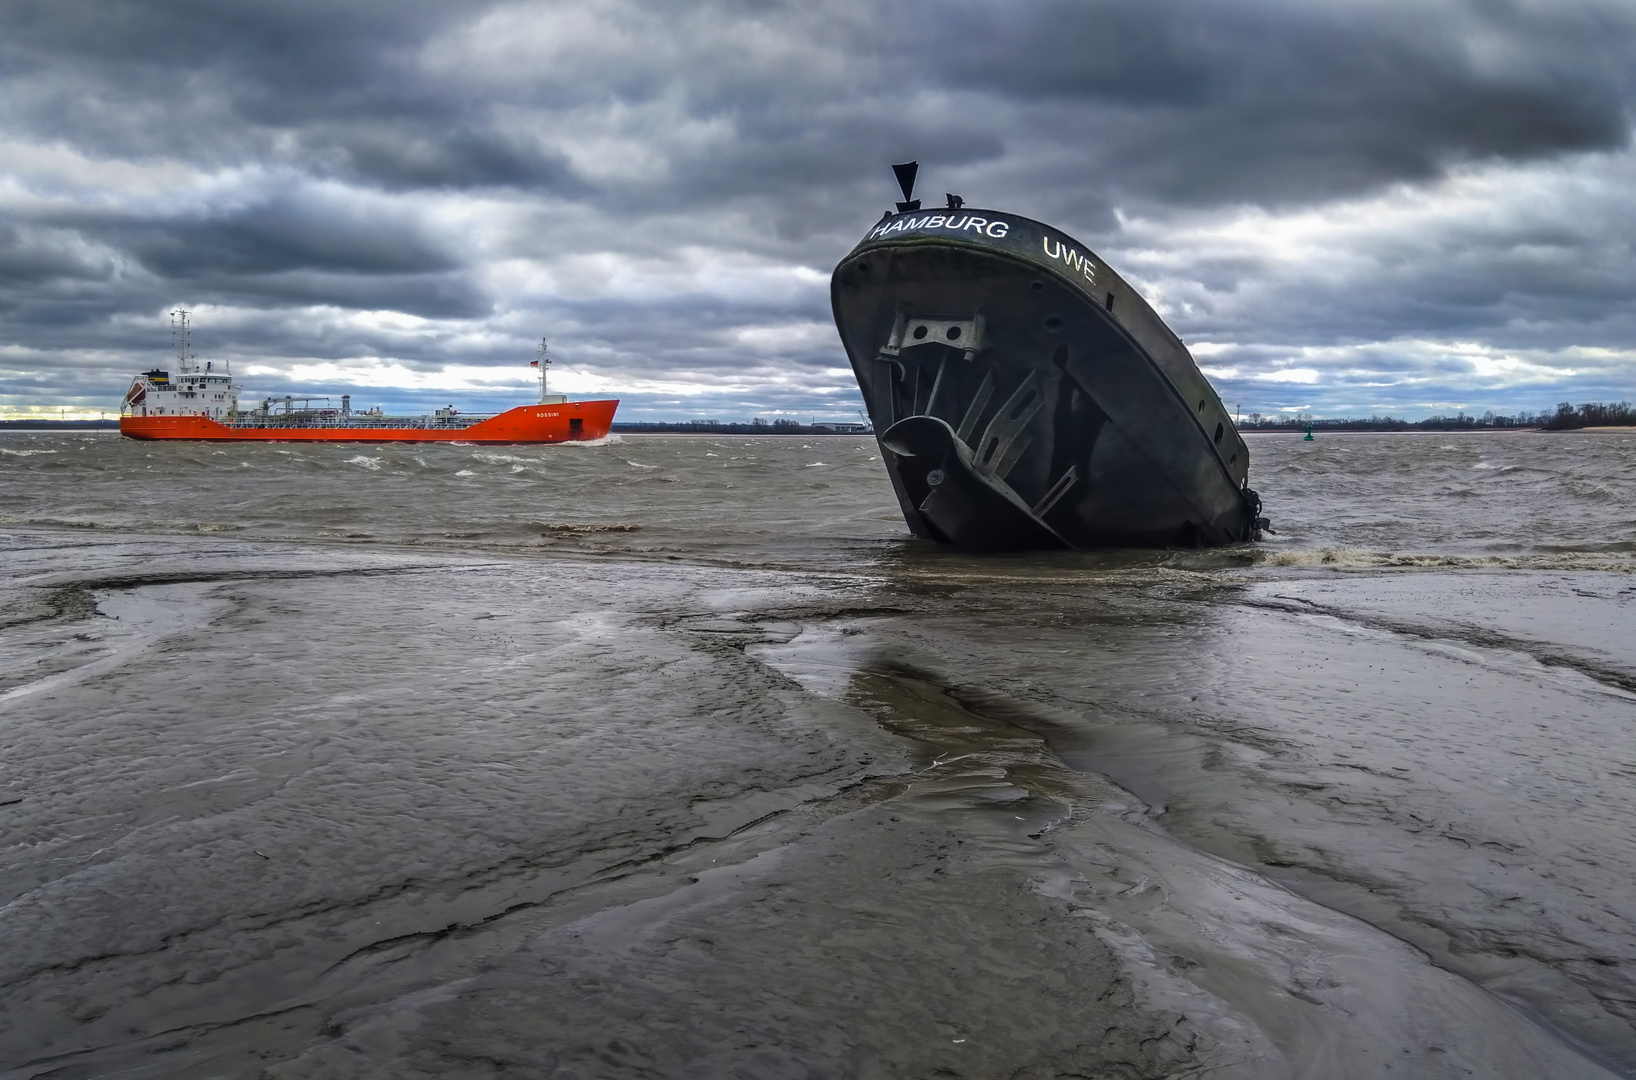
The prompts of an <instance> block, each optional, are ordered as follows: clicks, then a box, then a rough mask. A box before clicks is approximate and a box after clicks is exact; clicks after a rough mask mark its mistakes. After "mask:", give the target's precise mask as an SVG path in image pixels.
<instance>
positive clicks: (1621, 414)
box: [1238, 401, 1636, 431]
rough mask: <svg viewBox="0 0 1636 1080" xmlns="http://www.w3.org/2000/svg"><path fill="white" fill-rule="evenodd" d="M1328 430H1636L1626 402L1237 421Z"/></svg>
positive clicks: (1257, 426) (1266, 427) (1248, 426)
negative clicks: (1418, 416)
mask: <svg viewBox="0 0 1636 1080" xmlns="http://www.w3.org/2000/svg"><path fill="white" fill-rule="evenodd" d="M1308 424H1311V425H1312V426H1313V427H1314V428H1320V429H1324V430H1328V431H1478V430H1492V429H1504V428H1538V429H1540V430H1543V431H1573V430H1576V429H1578V428H1588V427H1636V409H1633V408H1632V407H1631V405H1630V402H1628V401H1618V402H1613V403H1611V404H1607V403H1600V402H1587V403H1586V404H1584V405H1578V406H1575V405H1574V404H1572V403H1571V402H1567V401H1563V402H1560V403H1558V405H1557V407H1556V409H1555V410H1554V411H1546V412H1539V413H1529V412H1520V413H1518V414H1516V415H1515V416H1503V415H1500V414H1498V413H1495V412H1493V411H1492V410H1490V411H1488V412H1485V413H1483V414H1482V415H1481V416H1477V415H1475V414H1468V413H1466V412H1464V411H1461V412H1457V413H1455V414H1454V415H1453V416H1444V415H1442V414H1439V415H1436V416H1428V417H1427V418H1426V419H1424V420H1400V419H1398V418H1396V417H1393V416H1370V417H1367V418H1364V417H1314V416H1311V415H1309V414H1306V413H1301V414H1298V415H1296V416H1263V415H1262V414H1261V413H1258V412H1253V413H1250V414H1249V415H1248V416H1244V417H1242V418H1240V420H1239V422H1238V430H1240V431H1305V430H1306V428H1307V425H1308Z"/></svg>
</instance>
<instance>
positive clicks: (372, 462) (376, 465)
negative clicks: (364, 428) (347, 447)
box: [347, 454, 382, 472]
mask: <svg viewBox="0 0 1636 1080" xmlns="http://www.w3.org/2000/svg"><path fill="white" fill-rule="evenodd" d="M381 460H382V459H381V458H378V457H365V456H364V455H363V454H357V455H355V456H353V457H349V458H347V464H348V465H357V466H359V467H360V468H364V469H368V470H369V471H370V472H378V471H380V467H381Z"/></svg>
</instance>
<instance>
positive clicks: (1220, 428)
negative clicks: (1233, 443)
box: [1216, 424, 1227, 446]
mask: <svg viewBox="0 0 1636 1080" xmlns="http://www.w3.org/2000/svg"><path fill="white" fill-rule="evenodd" d="M1226 433H1227V427H1226V425H1224V424H1217V425H1216V445H1217V446H1220V445H1221V437H1222V436H1223V435H1225V434H1226Z"/></svg>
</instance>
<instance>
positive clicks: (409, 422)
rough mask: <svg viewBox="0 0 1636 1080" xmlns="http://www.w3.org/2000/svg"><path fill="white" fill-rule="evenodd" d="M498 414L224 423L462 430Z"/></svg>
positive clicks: (276, 417)
mask: <svg viewBox="0 0 1636 1080" xmlns="http://www.w3.org/2000/svg"><path fill="white" fill-rule="evenodd" d="M498 415H499V414H498V413H482V414H479V413H463V414H461V415H460V416H359V415H357V414H354V415H352V416H303V415H301V414H300V413H269V414H267V415H265V416H263V415H261V414H260V413H240V414H239V415H238V416H236V417H232V418H223V419H222V420H221V421H220V423H221V424H223V425H224V426H226V427H230V428H378V429H380V430H383V431H386V430H394V431H403V430H412V431H451V430H453V431H458V430H459V429H461V428H468V427H471V426H472V425H474V424H480V423H482V422H483V421H484V420H492V419H493V418H494V417H496V416H498Z"/></svg>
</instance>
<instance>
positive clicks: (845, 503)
mask: <svg viewBox="0 0 1636 1080" xmlns="http://www.w3.org/2000/svg"><path fill="white" fill-rule="evenodd" d="M70 449H71V450H73V451H74V452H73V453H65V452H64V451H65V450H70ZM814 449H818V450H819V454H820V455H821V457H820V456H819V455H815V454H813V453H812V451H813V450H814ZM0 450H3V451H4V452H5V453H6V454H7V455H8V456H7V458H6V460H7V461H8V462H9V464H8V465H7V466H6V468H5V470H4V484H3V485H0V500H3V501H0V514H4V518H3V519H0V520H4V521H5V522H6V523H9V524H13V525H23V524H28V525H34V526H38V527H46V528H71V529H126V530H132V531H146V532H156V533H188V532H195V533H196V532H198V531H201V530H202V531H220V532H233V533H237V534H239V535H247V536H255V537H265V538H279V539H302V538H309V539H318V538H322V539H324V540H326V541H330V542H334V541H338V540H339V541H345V542H349V543H352V542H365V541H367V542H373V543H400V544H411V545H437V546H447V545H451V544H454V545H460V544H465V545H467V546H470V547H472V548H489V547H508V548H514V549H519V550H528V549H530V548H537V547H538V546H539V545H540V544H541V543H544V542H549V544H550V545H551V548H550V550H553V551H560V550H563V549H564V547H565V546H569V547H571V546H573V545H575V544H579V545H582V546H585V549H586V550H595V551H597V552H601V553H608V552H619V553H625V554H629V555H630V556H632V557H637V558H650V557H651V558H698V559H711V560H719V561H724V562H731V563H734V564H743V565H768V566H772V565H776V566H781V567H791V566H806V567H811V568H817V569H833V570H837V571H843V572H845V571H850V570H853V569H857V568H859V567H860V566H864V565H887V566H892V567H897V568H898V569H902V570H904V571H905V572H911V573H916V574H920V573H925V574H928V575H933V576H935V575H937V574H959V573H979V574H990V575H992V574H995V573H999V574H1002V575H1003V574H1012V573H1033V574H1046V575H1060V574H1067V575H1070V576H1073V575H1085V574H1092V575H1100V576H1097V577H1096V580H1099V581H1109V582H1114V581H1117V580H1122V579H1120V578H1118V577H1117V575H1120V574H1125V575H1130V574H1136V575H1143V574H1146V575H1150V576H1151V574H1154V573H1161V572H1162V573H1175V574H1188V573H1197V574H1206V575H1215V574H1221V573H1227V574H1233V573H1237V574H1241V575H1242V574H1244V573H1258V572H1287V571H1295V572H1302V571H1312V570H1328V571H1339V572H1344V571H1348V570H1352V569H1379V568H1390V569H1399V570H1404V571H1409V570H1414V569H1418V568H1438V569H1483V570H1489V571H1503V570H1508V569H1519V570H1539V569H1546V570H1574V569H1594V570H1612V571H1617V572H1631V568H1632V566H1633V565H1636V513H1633V512H1632V511H1631V509H1630V508H1631V507H1632V506H1636V439H1612V438H1604V439H1567V438H1560V439H1559V438H1553V437H1551V436H1544V435H1511V436H1507V435H1489V436H1479V435H1471V436H1466V435H1456V436H1447V437H1442V438H1440V439H1438V440H1437V441H1435V442H1434V441H1431V440H1428V439H1425V438H1416V437H1403V436H1395V435H1346V436H1328V437H1324V438H1321V439H1319V440H1318V441H1316V442H1314V443H1304V442H1303V441H1301V440H1300V439H1299V437H1294V438H1290V439H1282V438H1278V437H1258V438H1256V439H1254V440H1252V442H1251V453H1252V455H1253V460H1252V462H1251V483H1252V485H1253V486H1255V487H1256V488H1257V489H1258V490H1259V491H1260V492H1261V495H1262V498H1263V500H1264V503H1265V507H1266V512H1267V513H1268V515H1269V516H1270V517H1271V518H1272V519H1273V524H1274V527H1275V528H1276V529H1277V530H1278V532H1277V534H1276V535H1275V536H1271V537H1269V538H1268V542H1266V543H1264V544H1258V545H1247V546H1244V547H1235V548H1230V549H1223V550H1220V551H1216V552H1203V553H1191V552H1186V553H1183V552H1173V553H1168V554H1164V553H1161V554H1159V555H1155V554H1154V553H1138V554H1136V555H1132V556H1131V559H1134V560H1135V561H1134V562H1132V561H1131V559H1126V560H1125V561H1124V562H1120V559H1121V558H1123V557H1122V556H1121V557H1115V558H1114V559H1113V561H1112V562H1108V561H1107V560H1106V559H1104V558H1103V556H1100V555H1094V554H1091V553H1072V554H1067V555H1063V554H1057V555H1039V556H1024V557H1013V558H1009V559H1006V560H998V561H997V560H979V561H978V562H976V563H972V564H970V565H966V564H964V563H959V564H957V563H956V562H951V561H949V560H948V559H947V558H946V557H945V556H946V554H947V553H941V554H940V553H939V550H938V549H936V548H934V547H933V546H932V545H928V544H924V543H922V542H920V541H916V540H913V539H911V538H910V537H909V536H908V535H907V530H906V529H905V528H904V525H903V521H902V516H901V513H900V511H899V509H898V507H897V503H896V499H895V497H894V496H893V494H892V489H891V485H890V483H889V482H888V480H887V477H886V474H885V471H884V469H883V467H882V465H881V463H880V461H879V460H878V453H877V450H876V445H875V442H874V440H873V439H871V438H867V437H860V438H850V437H836V438H833V439H825V440H820V441H819V442H816V443H814V442H808V441H806V440H804V439H791V438H784V437H779V436H768V437H761V438H736V439H735V438H726V439H724V438H720V437H710V436H697V437H688V436H684V437H674V436H655V437H647V436H631V437H625V438H619V439H613V438H610V439H608V440H605V441H604V442H601V443H565V444H560V445H556V446H541V447H526V448H522V447H481V446H458V445H447V444H439V445H426V444H413V445H407V444H406V445H391V444H386V445H378V446H371V447H369V448H368V449H361V448H360V447H358V446H356V445H352V446H347V445H344V444H342V445H335V446H326V445H321V444H314V445H311V446H301V447H290V446H287V445H278V444H265V443H250V444H242V445H237V444H236V445H231V446H214V445H204V444H190V443H134V442H130V441H126V440H120V439H117V438H103V439H75V438H73V437H71V436H68V435H57V434H34V433H31V434H30V436H29V437H27V438H21V437H15V436H12V437H8V438H6V440H5V442H4V445H0ZM831 457H834V458H835V461H834V462H831V461H830V460H829V459H830V458H831ZM610 523H616V524H610ZM1155 566H1160V567H1162V568H1163V569H1162V571H1161V570H1157V569H1154V567H1155ZM1109 575H1114V576H1109ZM1079 580H1089V579H1088V578H1084V577H1081V578H1079Z"/></svg>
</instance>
